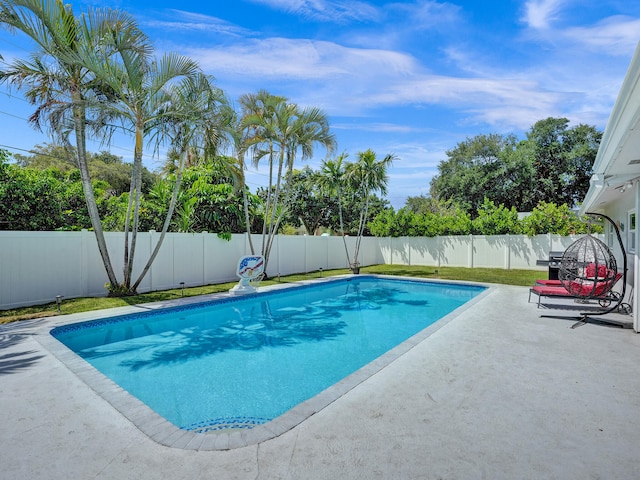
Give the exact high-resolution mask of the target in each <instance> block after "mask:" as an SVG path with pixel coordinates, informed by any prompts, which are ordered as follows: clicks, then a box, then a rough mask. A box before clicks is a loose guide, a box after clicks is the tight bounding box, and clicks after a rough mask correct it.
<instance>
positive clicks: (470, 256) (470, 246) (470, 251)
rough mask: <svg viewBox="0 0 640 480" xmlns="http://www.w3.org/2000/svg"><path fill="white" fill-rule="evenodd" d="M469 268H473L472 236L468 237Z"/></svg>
mask: <svg viewBox="0 0 640 480" xmlns="http://www.w3.org/2000/svg"><path fill="white" fill-rule="evenodd" d="M468 265H469V268H473V235H469V260H468Z"/></svg>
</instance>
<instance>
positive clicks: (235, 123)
mask: <svg viewBox="0 0 640 480" xmlns="http://www.w3.org/2000/svg"><path fill="white" fill-rule="evenodd" d="M226 133H227V135H228V137H229V138H230V139H231V144H232V146H233V151H234V153H235V158H236V162H237V167H238V171H237V183H236V188H239V189H240V190H241V192H242V207H243V210H244V224H245V229H246V231H247V240H248V242H249V249H250V251H251V255H255V249H254V247H253V239H252V238H251V218H250V215H249V198H248V195H247V182H246V175H245V170H246V162H245V159H246V156H247V151H248V150H249V149H250V148H251V142H250V139H249V135H250V132H249V129H246V128H244V126H243V124H242V122H241V120H240V118H238V116H237V115H236V114H235V112H234V116H233V118H232V120H231V121H230V122H229V124H228V125H227V128H226Z"/></svg>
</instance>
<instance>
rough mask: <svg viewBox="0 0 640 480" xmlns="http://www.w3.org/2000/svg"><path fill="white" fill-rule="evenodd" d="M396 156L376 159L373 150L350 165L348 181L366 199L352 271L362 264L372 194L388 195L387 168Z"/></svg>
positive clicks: (347, 173)
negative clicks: (363, 240) (362, 246)
mask: <svg viewBox="0 0 640 480" xmlns="http://www.w3.org/2000/svg"><path fill="white" fill-rule="evenodd" d="M395 158H396V157H395V155H392V154H387V155H386V156H385V157H384V158H383V159H382V160H377V159H376V154H375V152H373V151H372V150H371V149H369V150H367V151H365V152H360V153H358V161H357V162H355V163H352V164H349V165H348V167H347V171H346V175H345V177H346V179H347V181H348V182H349V185H350V186H351V188H352V189H353V191H355V192H357V193H358V194H359V196H360V198H362V199H364V207H363V209H362V211H361V213H360V219H359V222H358V237H357V239H356V247H355V252H354V254H353V263H351V269H352V270H353V271H354V272H357V271H359V268H360V263H359V261H358V254H359V253H360V243H361V242H362V236H363V234H364V229H365V226H366V225H367V219H368V215H369V203H370V200H371V194H373V193H375V192H377V191H379V192H380V193H381V194H382V195H384V194H386V193H387V182H388V181H389V177H388V175H387V168H388V167H389V166H390V165H391V163H392V162H393V160H394V159H395Z"/></svg>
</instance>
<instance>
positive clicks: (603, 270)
mask: <svg viewBox="0 0 640 480" xmlns="http://www.w3.org/2000/svg"><path fill="white" fill-rule="evenodd" d="M597 271H598V275H596V264H595V263H590V264H589V265H587V268H585V271H584V274H585V276H586V277H587V278H596V277H597V278H607V275H608V273H609V271H608V270H607V266H606V265H598V270H597Z"/></svg>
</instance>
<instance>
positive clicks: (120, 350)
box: [51, 276, 485, 443]
mask: <svg viewBox="0 0 640 480" xmlns="http://www.w3.org/2000/svg"><path fill="white" fill-rule="evenodd" d="M484 290H485V288H484V287H480V286H474V285H461V284H453V283H439V282H438V283H434V282H424V281H413V280H398V279H389V278H380V277H373V276H359V277H348V278H343V279H339V280H333V281H325V282H320V283H317V284H308V285H305V286H298V287H293V288H288V289H285V290H277V291H272V292H267V293H260V294H257V295H251V296H248V297H241V298H237V297H233V298H226V299H223V300H218V301H215V302H207V303H198V304H194V305H187V306H180V307H174V308H169V309H163V310H161V311H151V312H145V313H140V314H135V315H123V316H117V317H113V318H106V319H101V320H95V321H89V322H83V323H78V324H70V325H63V326H60V327H57V328H55V329H53V330H52V331H51V334H52V336H53V337H55V338H56V339H57V340H58V341H60V342H61V343H63V344H64V345H66V346H67V347H68V348H69V349H70V350H72V351H73V352H75V353H76V354H77V355H79V356H80V357H82V358H83V359H84V360H85V361H86V362H88V363H90V364H91V365H92V366H93V367H94V368H95V369H97V370H98V371H100V372H101V373H102V374H103V375H105V376H106V377H108V378H109V379H111V380H112V381H113V382H115V384H117V385H119V386H120V387H121V388H122V389H124V390H125V391H126V392H128V393H129V394H131V395H133V396H134V397H135V398H137V399H139V400H140V402H142V403H143V404H145V405H147V406H148V407H150V408H151V409H152V410H153V411H154V412H156V413H157V414H158V415H160V416H161V417H162V418H164V419H166V420H167V421H169V422H170V423H171V424H173V425H174V426H175V427H178V428H179V429H180V430H181V431H186V432H191V433H218V432H225V433H229V432H233V431H240V430H246V429H253V427H256V426H257V425H262V424H265V423H266V424H267V425H265V427H266V428H267V429H268V430H269V431H270V432H272V433H277V430H278V428H273V425H271V424H273V423H274V422H273V420H274V419H276V418H282V416H283V414H285V412H291V411H296V409H297V414H296V415H297V416H303V414H301V409H300V408H299V407H300V405H304V404H309V402H310V401H311V400H310V399H313V398H314V397H318V396H319V395H318V394H320V393H321V392H323V391H326V390H327V389H328V388H329V387H331V386H332V385H334V384H336V383H338V384H340V383H343V384H344V381H343V379H345V378H347V377H350V376H351V377H353V376H354V372H357V371H360V370H362V367H364V366H366V365H370V364H371V363H372V362H373V363H375V360H376V359H378V358H380V357H381V356H384V355H385V352H388V351H389V350H392V349H394V347H396V346H397V345H399V344H402V343H403V342H405V341H406V340H407V339H409V338H411V337H414V336H415V335H416V334H417V333H418V332H421V331H424V330H425V329H426V328H427V327H429V326H430V325H433V324H434V323H435V322H436V321H438V320H439V319H441V318H442V317H444V316H446V315H447V314H449V313H450V312H452V311H454V310H455V309H457V308H458V307H460V306H461V305H463V304H465V303H466V302H468V301H469V300H471V299H473V298H474V297H476V296H477V295H478V294H480V293H481V292H482V291H484ZM408 348H410V347H408ZM377 368H378V369H379V368H381V366H378V367H377ZM355 377H357V375H355ZM359 381H362V380H359ZM359 381H358V380H356V383H355V384H357V383H358V382H359ZM352 383H353V382H352ZM343 387H344V385H343ZM351 388H352V387H351ZM320 396H321V395H320ZM312 403H313V402H312ZM303 410H304V409H303ZM311 410H314V411H317V407H314V408H312V409H311ZM311 413H313V412H311ZM300 420H302V418H301V419H299V420H298V421H300ZM267 422H269V423H267ZM134 423H135V422H134ZM289 428H291V427H289ZM274 431H276V432H274ZM167 435H168V434H167ZM262 435H263V436H264V432H263V433H262ZM174 436H178V434H176V433H175V432H174ZM272 436H273V435H272ZM245 438H246V437H245ZM210 443H211V442H210Z"/></svg>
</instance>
